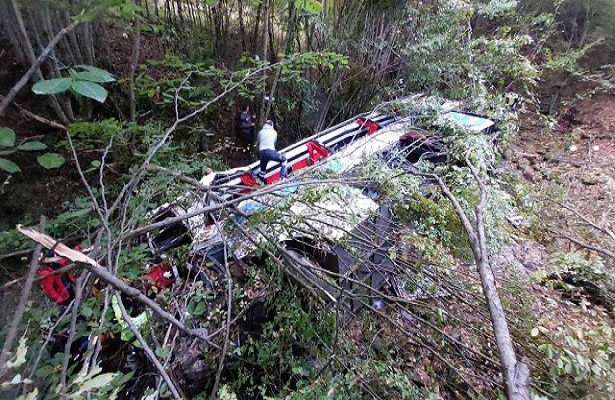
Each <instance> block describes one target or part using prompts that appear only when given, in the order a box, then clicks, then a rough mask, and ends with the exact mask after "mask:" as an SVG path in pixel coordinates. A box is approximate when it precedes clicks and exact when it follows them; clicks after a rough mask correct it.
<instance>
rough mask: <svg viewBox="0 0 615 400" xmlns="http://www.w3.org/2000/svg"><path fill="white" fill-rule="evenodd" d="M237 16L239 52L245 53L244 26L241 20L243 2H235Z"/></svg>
mask: <svg viewBox="0 0 615 400" xmlns="http://www.w3.org/2000/svg"><path fill="white" fill-rule="evenodd" d="M237 7H238V10H237V12H238V14H239V36H241V52H242V53H243V52H244V51H246V26H245V22H244V20H243V10H244V8H243V0H238V1H237Z"/></svg>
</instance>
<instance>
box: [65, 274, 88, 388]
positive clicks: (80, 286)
mask: <svg viewBox="0 0 615 400" xmlns="http://www.w3.org/2000/svg"><path fill="white" fill-rule="evenodd" d="M89 277H90V274H89V273H82V274H81V276H80V277H79V278H78V279H77V285H76V286H77V290H75V299H74V300H73V306H72V310H71V316H70V327H69V328H68V338H67V339H66V344H65V345H64V359H63V360H62V372H61V373H60V395H62V396H63V395H65V394H66V393H67V392H68V384H67V382H66V379H67V376H68V363H69V361H70V358H71V351H70V350H71V347H72V345H73V342H74V340H75V332H76V329H77V317H78V316H79V306H80V305H81V300H82V299H83V291H84V289H85V286H86V283H87V281H88V278H89Z"/></svg>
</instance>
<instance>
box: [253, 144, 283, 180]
mask: <svg viewBox="0 0 615 400" xmlns="http://www.w3.org/2000/svg"><path fill="white" fill-rule="evenodd" d="M258 159H259V161H260V162H261V173H263V174H264V173H265V172H267V163H268V162H269V161H277V162H279V163H281V164H282V165H281V166H280V176H281V177H282V178H286V168H285V165H284V164H285V163H286V157H284V156H283V155H282V154H280V153H278V152H277V151H275V150H261V151H259V152H258Z"/></svg>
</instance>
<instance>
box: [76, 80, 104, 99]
mask: <svg viewBox="0 0 615 400" xmlns="http://www.w3.org/2000/svg"><path fill="white" fill-rule="evenodd" d="M70 88H71V89H72V90H73V91H74V92H75V93H77V94H80V95H82V96H85V97H89V98H90V99H94V100H96V101H97V102H99V103H104V102H105V100H106V99H107V94H108V93H107V90H106V89H105V88H104V87H102V86H100V85H99V84H98V83H94V82H88V81H73V82H72V83H71V85H70Z"/></svg>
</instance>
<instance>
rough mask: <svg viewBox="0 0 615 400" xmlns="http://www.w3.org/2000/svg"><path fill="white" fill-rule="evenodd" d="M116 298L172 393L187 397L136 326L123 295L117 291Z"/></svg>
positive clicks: (146, 352)
mask: <svg viewBox="0 0 615 400" xmlns="http://www.w3.org/2000/svg"><path fill="white" fill-rule="evenodd" d="M115 298H116V299H117V304H118V305H119V306H120V310H121V311H122V318H124V321H126V323H127V324H128V327H129V328H130V331H131V332H132V334H133V335H135V338H137V341H138V342H139V344H140V345H141V348H142V349H143V351H144V352H145V354H146V355H147V358H149V360H150V361H151V362H152V364H154V366H155V367H156V369H157V370H158V373H159V374H160V376H162V379H164V381H165V382H166V383H167V386H168V387H169V390H171V393H173V397H175V398H176V399H183V398H185V396H182V395H181V394H180V393H179V390H178V389H177V386H176V385H175V383H174V382H173V380H172V379H171V377H170V376H169V374H167V371H165V369H164V367H163V366H162V364H160V361H159V360H158V357H156V355H155V354H154V352H153V351H152V348H151V347H149V345H148V344H147V342H146V341H145V339H143V335H141V332H139V329H138V328H137V327H136V326H135V323H134V321H133V320H132V318H131V317H130V315H129V314H128V313H127V312H126V308H125V307H124V303H123V302H122V297H121V296H120V293H119V292H118V291H116V293H115Z"/></svg>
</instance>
